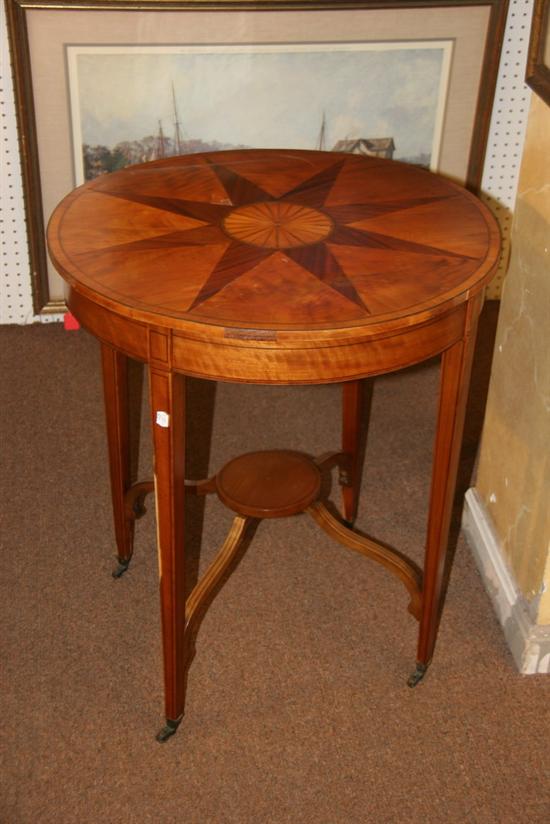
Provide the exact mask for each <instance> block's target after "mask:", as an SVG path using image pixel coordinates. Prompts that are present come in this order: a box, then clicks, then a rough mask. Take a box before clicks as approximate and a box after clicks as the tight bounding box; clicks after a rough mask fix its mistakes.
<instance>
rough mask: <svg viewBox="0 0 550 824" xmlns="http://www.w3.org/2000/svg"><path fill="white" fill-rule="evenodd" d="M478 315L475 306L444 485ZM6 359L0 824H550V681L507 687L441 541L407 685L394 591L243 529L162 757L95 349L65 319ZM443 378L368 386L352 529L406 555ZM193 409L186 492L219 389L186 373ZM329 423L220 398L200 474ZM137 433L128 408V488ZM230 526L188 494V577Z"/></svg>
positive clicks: (141, 555) (378, 576) (260, 390)
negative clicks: (119, 572)
mask: <svg viewBox="0 0 550 824" xmlns="http://www.w3.org/2000/svg"><path fill="white" fill-rule="evenodd" d="M494 316H495V311H494V307H492V308H491V305H489V307H488V310H487V311H486V312H485V320H484V325H483V336H482V341H481V345H480V350H479V354H478V359H477V362H476V376H475V392H474V395H473V403H472V404H471V405H470V413H469V417H468V424H467V431H466V438H465V449H464V460H463V463H462V468H461V486H462V490H464V488H465V487H466V486H467V485H468V483H469V477H470V474H471V471H472V464H473V460H474V458H475V453H476V449H477V439H478V436H479V429H480V420H481V415H482V411H483V397H484V386H486V380H487V367H488V364H489V362H490V343H491V339H492V331H493V329H494ZM0 360H1V370H2V371H1V386H2V407H1V409H2V413H1V424H2V430H1V452H2V483H3V491H2V510H1V514H0V516H1V522H2V528H1V537H2V544H3V547H2V556H1V565H2V584H1V586H2V591H1V620H2V628H3V633H2V634H3V663H2V674H1V679H2V744H1V749H2V760H3V765H2V778H1V781H2V812H1V813H0V820H1V821H2V822H3V824H50V822H51V824H99V823H100V822H102V823H103V822H108V823H109V824H146V822H156V824H172V822H173V823H174V824H210V823H211V822H212V824H225V823H226V822H227V824H229V823H231V824H248V822H250V823H251V824H252V823H254V824H263V822H266V824H267V822H270V823H271V822H273V824H286V823H287V822H288V824H341V823H342V824H343V823H344V822H346V824H350V823H351V824H356V823H357V824H359V823H361V824H362V822H368V823H369V824H370V822H372V823H373V824H400V823H401V822H407V824H409V822H411V821H424V822H429V824H440V823H441V824H443V822H445V823H446V824H447V823H449V824H455V822H466V823H467V824H539V822H540V824H542V822H543V821H544V822H546V821H548V820H550V806H549V801H548V799H549V795H550V784H549V780H548V772H547V771H545V766H546V768H548V765H549V761H548V758H549V736H548V721H549V714H548V713H549V711H548V706H549V704H548V699H549V697H550V679H549V678H548V677H544V676H528V677H522V676H520V675H518V673H517V672H516V670H515V667H514V664H513V662H512V659H511V656H510V654H509V652H508V650H507V648H506V646H505V644H504V641H503V636H502V632H501V630H500V628H499V626H498V625H497V622H496V620H495V618H494V615H493V613H492V610H491V606H490V603H489V601H488V598H487V596H486V594H485V592H484V590H483V587H482V584H481V581H480V578H479V575H478V573H477V570H476V567H475V565H474V562H473V560H472V557H471V555H470V552H469V550H468V548H467V546H466V545H465V543H464V542H463V540H462V539H459V540H458V542H457V541H456V537H457V529H456V523H455V530H454V539H453V545H455V544H456V553H455V560H454V567H453V571H452V575H451V578H450V584H449V590H448V597H447V603H446V608H445V611H444V614H443V619H442V624H441V629H440V635H439V643H438V646H437V649H436V654H435V658H434V661H433V664H432V667H431V669H430V671H429V673H428V676H427V678H426V680H425V682H424V683H423V684H422V685H421V686H420V687H418V688H417V689H416V690H410V689H408V688H407V686H406V684H405V682H406V678H407V676H408V674H409V672H410V671H411V669H412V667H413V663H414V658H415V638H416V622H415V621H414V619H413V618H412V617H411V616H410V615H409V614H408V613H407V611H406V603H407V597H406V593H405V590H404V588H403V587H402V585H401V584H400V583H399V582H398V581H397V580H396V579H395V578H393V577H391V576H390V575H388V574H387V572H386V571H385V570H384V569H383V568H382V567H380V566H378V565H376V564H374V563H371V562H369V561H367V560H365V559H363V558H361V557H360V556H358V555H354V554H353V553H351V552H347V551H346V550H344V549H342V548H340V547H338V546H337V545H335V544H332V543H331V541H330V539H329V538H328V537H327V536H326V535H324V534H323V533H321V532H320V531H319V529H318V528H317V527H316V526H315V524H314V523H313V522H312V521H311V520H310V519H308V518H306V517H304V516H301V517H296V518H292V519H284V520H280V521H271V522H264V523H263V524H261V525H260V527H259V529H258V532H257V534H256V536H255V538H254V540H253V542H252V544H251V546H250V547H249V548H248V550H247V552H246V554H245V555H244V557H243V558H242V560H241V561H240V563H239V565H238V567H237V568H236V569H235V571H234V572H233V574H232V575H231V577H230V578H229V580H228V581H227V582H226V583H225V585H224V586H223V588H222V589H221V590H220V591H219V593H218V594H217V596H216V598H215V599H214V601H213V603H212V605H211V607H210V609H209V611H208V613H207V614H206V617H205V618H204V621H203V623H202V626H201V629H200V631H199V634H198V639H197V654H196V657H195V659H194V661H193V664H192V666H191V670H190V674H189V685H188V695H187V707H186V717H185V719H184V722H183V724H182V726H181V727H180V730H179V731H178V733H177V735H176V736H175V737H174V738H173V739H171V741H170V742H169V743H167V744H166V745H159V744H157V743H156V742H155V740H154V735H155V733H156V732H157V730H158V728H159V726H160V725H161V723H162V720H163V699H162V683H161V654H160V631H159V614H158V592H157V583H156V577H157V569H156V564H157V562H156V554H155V548H154V547H155V525H154V511H153V510H152V509H149V512H148V514H147V515H146V517H145V518H143V519H142V520H141V521H139V523H138V525H137V534H136V551H135V556H134V560H133V562H132V566H131V568H130V570H129V572H128V573H127V574H126V576H125V577H124V578H122V579H121V580H119V581H114V580H113V579H112V578H111V576H110V571H111V569H112V568H113V555H114V545H113V533H112V526H111V516H110V502H109V490H108V477H107V461H106V454H105V443H104V430H103V409H102V398H101V387H100V378H99V357H98V347H97V344H96V343H95V342H94V341H93V340H92V338H90V337H89V336H88V335H87V334H86V333H84V332H78V333H74V332H72V333H67V332H64V331H63V329H61V328H60V327H59V326H53V325H50V326H35V327H27V328H14V327H12V328H6V327H4V328H2V329H0ZM437 378H438V365H437V363H430V364H427V365H424V366H422V367H418V368H415V369H411V370H408V371H406V372H403V373H401V374H397V375H390V376H386V377H384V378H380V379H378V380H377V381H376V384H375V389H374V401H373V413H372V423H371V429H370V433H369V440H368V445H367V459H366V469H365V477H364V488H363V497H362V505H361V509H360V515H359V519H358V523H357V526H358V528H360V529H361V530H363V531H365V532H368V533H371V534H373V535H374V536H376V537H377V538H379V539H381V540H385V541H387V542H389V543H390V544H393V545H394V546H397V547H399V548H401V549H402V550H403V551H405V552H407V553H409V554H410V555H411V556H413V557H415V558H417V559H418V560H420V559H421V558H422V543H423V536H424V526H425V520H426V501H427V491H428V479H429V472H430V458H431V438H432V433H433V426H434V415H435V407H436V389H437ZM189 394H190V415H191V420H190V439H191V443H192V445H193V447H194V450H195V451H194V457H193V461H192V466H191V467H190V471H192V472H193V473H194V475H195V477H198V476H199V475H201V474H202V473H203V472H205V471H206V467H205V464H206V461H207V460H208V449H207V446H206V445H205V444H206V442H207V438H206V436H207V435H208V430H209V410H210V409H211V407H212V401H213V400H214V387H213V385H211V384H207V383H204V382H196V381H193V382H190V386H189ZM339 409H340V391H339V388H338V387H336V386H332V387H331V386H328V387H306V388H292V389H291V388H286V387H278V388H265V387H247V386H238V385H237V386H234V385H219V386H218V387H217V391H216V393H215V412H214V416H213V434H212V447H211V460H210V466H211V469H212V470H215V469H217V468H219V467H220V466H221V465H222V463H223V462H224V461H226V460H227V459H228V458H230V457H232V456H234V455H236V454H238V453H240V452H242V451H248V450H252V449H261V448H269V447H274V446H284V447H288V448H297V449H300V450H303V451H307V452H312V453H314V454H318V453H320V452H323V451H325V450H326V449H330V448H335V447H338V444H339V428H340V421H339ZM147 429H148V420H147V416H146V413H145V412H144V415H143V430H144V437H143V441H144V443H143V445H142V449H141V456H140V466H141V469H140V474H141V476H144V477H149V476H150V474H151V469H150V463H151V452H150V445H149V439H148V433H147ZM333 494H334V496H335V497H336V498H337V494H338V489H337V488H336V489H334V490H333ZM153 509H154V508H153ZM203 519H204V524H202V521H203ZM229 523H230V515H229V514H228V513H227V512H226V511H225V510H224V508H223V507H222V505H221V504H220V503H219V502H217V501H216V500H215V499H212V498H209V499H208V501H207V503H206V507H205V510H204V512H203V511H202V510H201V507H200V504H199V502H197V501H196V500H195V501H192V502H191V504H190V511H189V530H188V531H189V545H190V550H189V555H190V558H189V566H190V575H191V578H196V576H197V574H198V573H200V571H201V570H202V569H203V568H204V566H205V564H206V563H208V561H209V559H210V558H211V557H212V555H213V553H214V552H215V550H216V548H217V547H218V546H219V544H220V543H221V541H222V539H223V537H224V536H225V530H226V528H227V526H228V525H229ZM201 525H202V526H203V530H202V535H203V537H202V543H201V541H200V533H201ZM199 549H200V554H199Z"/></svg>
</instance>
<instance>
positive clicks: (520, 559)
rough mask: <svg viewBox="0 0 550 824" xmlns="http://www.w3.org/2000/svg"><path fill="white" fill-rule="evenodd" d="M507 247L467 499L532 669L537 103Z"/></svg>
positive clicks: (539, 212)
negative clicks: (490, 545)
mask: <svg viewBox="0 0 550 824" xmlns="http://www.w3.org/2000/svg"><path fill="white" fill-rule="evenodd" d="M511 245H512V255H511V260H510V266H509V269H508V274H507V276H506V281H505V285H504V290H503V294H502V301H501V310H500V316H499V325H498V330H497V338H496V346H495V357H494V362H493V369H492V375H491V383H490V387H489V395H488V401H487V412H486V418H485V424H484V431H483V437H482V443H481V451H480V458H479V468H478V474H477V480H476V487H475V496H476V503H477V505H478V507H479V508H480V511H481V513H482V515H483V514H484V515H485V516H486V517H487V519H488V522H489V525H490V528H491V530H492V531H493V534H494V537H495V540H496V543H497V548H498V551H499V552H500V553H501V555H502V559H503V563H504V564H505V565H506V566H507V568H508V571H509V573H510V574H511V578H512V581H513V582H515V585H516V587H517V596H518V601H519V602H520V603H521V605H522V607H523V611H524V613H525V614H526V616H527V618H528V620H529V621H530V623H531V630H533V631H534V632H535V635H537V638H538V641H539V642H540V643H539V646H540V644H541V643H542V644H543V646H542V647H541V648H540V649H539V652H538V655H539V659H540V660H542V659H541V656H542V655H544V656H548V658H550V107H549V106H547V105H546V104H545V103H544V102H543V101H542V100H541V99H540V98H539V97H538V96H537V95H533V98H532V103H531V109H530V113H529V118H528V125H527V134H526V140H525V146H524V153H523V159H522V165H521V172H520V179H519V186H518V197H517V201H516V207H515V212H514V220H513V226H512V235H511ZM474 505H475V504H474ZM489 577H491V576H489ZM495 583H497V582H495V580H494V577H493V584H495ZM500 589H501V590H502V586H501V588H500ZM495 597H497V598H499V597H502V593H500V594H498V593H497V594H496V596H495ZM497 611H498V610H497ZM512 612H513V610H512ZM508 620H513V616H512V615H508ZM546 628H547V629H548V632H547V633H546V634H545V632H543V630H545V629H546ZM509 629H510V628H509ZM531 630H530V631H531ZM546 636H547V637H546ZM516 642H517V639H516ZM547 642H548V645H547V646H545V645H546V644H547ZM516 651H517V650H516ZM545 666H546V665H545ZM541 667H542V665H541V666H540V667H539V671H540V669H541Z"/></svg>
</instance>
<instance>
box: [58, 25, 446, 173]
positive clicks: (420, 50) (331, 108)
mask: <svg viewBox="0 0 550 824" xmlns="http://www.w3.org/2000/svg"><path fill="white" fill-rule="evenodd" d="M451 53H452V41H449V40H445V41H434V40H427V41H399V42H384V43H309V44H302V43H300V44H285V45H223V46H210V45H209V46H69V47H67V65H68V73H69V89H70V104H71V122H72V138H73V147H74V170H75V183H76V184H80V183H83V182H84V181H85V180H90V179H92V178H94V177H97V176H98V175H101V174H106V173H108V172H111V171H115V170H117V169H121V168H123V167H124V166H127V165H129V164H132V163H143V162H145V161H148V160H155V159H158V158H162V157H170V156H172V155H178V154H188V153H192V152H202V151H218V150H221V149H232V148H295V149H324V150H327V151H345V152H355V153H360V154H371V155H379V156H382V157H390V158H392V157H393V158H394V159H396V160H403V161H406V162H410V163H417V164H420V165H422V166H426V167H428V168H430V169H432V170H434V171H435V170H437V164H438V157H439V150H440V145H441V138H442V131H443V120H444V113H445V101H446V98H447V91H448V84H449V72H450V65H451Z"/></svg>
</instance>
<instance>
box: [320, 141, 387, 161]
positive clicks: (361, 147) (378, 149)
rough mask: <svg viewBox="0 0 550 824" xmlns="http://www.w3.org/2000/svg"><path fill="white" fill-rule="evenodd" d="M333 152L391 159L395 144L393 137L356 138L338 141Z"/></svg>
mask: <svg viewBox="0 0 550 824" xmlns="http://www.w3.org/2000/svg"><path fill="white" fill-rule="evenodd" d="M332 151H333V152H348V154H361V155H369V156H371V157H387V158H388V159H389V160H391V159H392V158H393V153H394V152H395V143H394V142H393V137H356V138H352V139H346V140H339V141H338V142H337V143H336V144H335V145H334V146H333V148H332Z"/></svg>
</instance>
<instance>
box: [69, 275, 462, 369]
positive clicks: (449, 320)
mask: <svg viewBox="0 0 550 824" xmlns="http://www.w3.org/2000/svg"><path fill="white" fill-rule="evenodd" d="M68 303H69V308H70V309H71V311H72V312H73V314H74V315H75V317H76V318H77V319H78V320H79V321H80V323H81V324H82V326H84V328H86V329H88V331H90V332H91V333H92V334H93V335H95V336H96V337H97V338H99V339H100V340H101V341H103V342H104V343H107V344H110V345H111V346H113V347H114V348H116V349H118V350H120V351H122V352H124V353H125V354H127V355H129V356H130V357H133V358H135V359H137V360H140V361H144V362H151V361H157V360H158V354H157V350H158V345H159V340H160V338H163V339H165V341H166V355H165V357H163V360H164V366H165V368H167V369H171V370H173V371H175V372H182V373H184V374H186V375H191V376H194V377H199V378H206V379H209V380H220V381H230V382H244V383H258V384H287V385H288V384H308V383H311V384H321V383H338V382H341V381H346V380H355V379H358V378H364V377H368V376H370V375H379V374H384V373H385V372H393V371H395V370H398V369H403V368H404V367H407V366H412V365H413V364H416V363H421V362H422V361H424V360H427V359H429V358H431V357H434V356H435V355H438V354H440V353H441V352H443V351H444V350H445V349H448V348H449V347H450V346H452V345H453V344H454V343H456V342H457V341H458V340H461V339H462V338H463V337H464V334H465V323H466V304H465V303H464V304H460V305H458V306H456V307H454V308H453V309H452V310H451V311H449V312H448V313H446V314H444V315H440V316H438V317H437V318H435V319H433V320H431V321H427V322H424V323H422V324H419V325H417V326H405V325H404V327H403V328H402V329H401V330H400V331H399V332H393V333H391V334H389V335H388V336H387V337H376V338H375V339H372V338H369V337H368V336H367V335H365V338H364V339H363V340H359V341H357V340H355V341H353V342H350V341H349V340H348V341H346V340H342V341H341V342H339V341H334V340H332V341H330V343H326V342H323V341H322V338H321V335H319V339H318V340H312V342H311V345H310V346H307V345H304V342H303V341H301V343H300V345H299V346H297V347H296V348H293V347H292V345H291V344H290V345H289V343H288V341H285V345H284V346H281V345H279V346H277V345H274V343H273V341H265V342H264V341H262V342H258V341H235V340H233V339H229V338H228V339H227V342H224V341H223V340H222V341H220V340H218V341H212V342H210V341H205V340H198V339H195V338H193V337H190V336H188V335H186V334H185V333H184V332H181V331H180V330H177V329H174V330H171V329H167V328H166V327H153V326H152V325H148V324H146V323H143V322H141V321H137V320H132V319H130V318H127V317H123V316H121V315H118V314H116V313H115V312H112V311H111V310H109V309H106V308H105V307H102V306H100V305H98V304H96V303H94V302H93V301H91V300H90V299H88V298H85V297H83V296H82V295H81V294H79V293H78V292H76V291H75V290H73V289H72V290H71V292H70V295H69V299H68ZM152 341H155V349H154V350H153V348H152ZM159 366H160V363H159Z"/></svg>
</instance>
